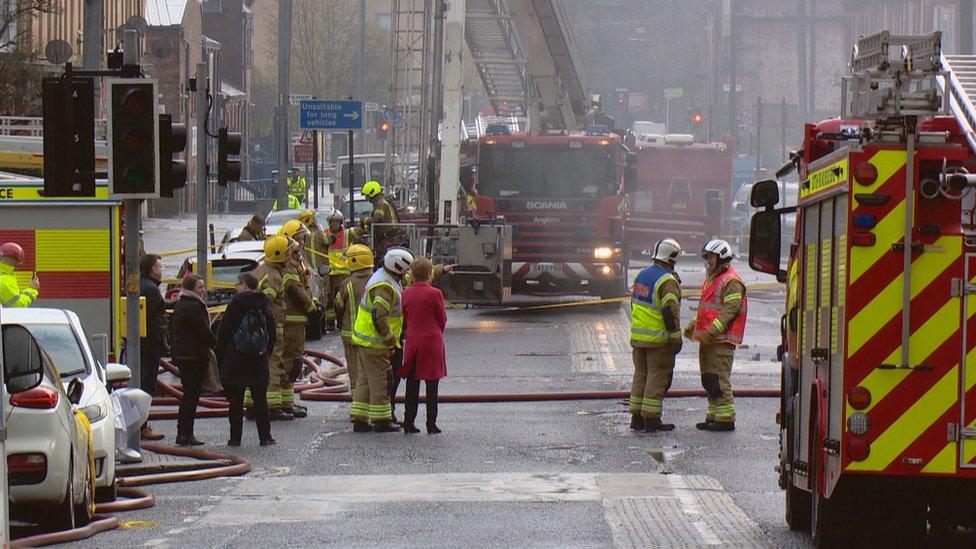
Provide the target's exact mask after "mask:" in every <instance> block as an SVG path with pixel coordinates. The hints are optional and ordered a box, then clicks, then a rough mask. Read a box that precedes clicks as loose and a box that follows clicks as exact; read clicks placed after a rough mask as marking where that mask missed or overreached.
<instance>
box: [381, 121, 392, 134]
mask: <svg viewBox="0 0 976 549" xmlns="http://www.w3.org/2000/svg"><path fill="white" fill-rule="evenodd" d="M379 130H380V131H381V132H383V133H387V132H389V131H390V122H389V121H388V120H384V121H382V122H380V126H379Z"/></svg>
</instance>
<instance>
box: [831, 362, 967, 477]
mask: <svg viewBox="0 0 976 549" xmlns="http://www.w3.org/2000/svg"><path fill="white" fill-rule="evenodd" d="M958 390H959V365H958V364H956V365H955V366H953V367H952V369H951V370H949V372H947V373H946V375H944V376H942V379H940V380H939V381H938V382H936V383H935V385H933V386H932V388H931V389H929V390H928V391H927V392H926V393H925V394H924V395H922V398H920V399H918V401H917V402H916V403H915V404H914V405H912V407H911V408H909V409H908V410H906V411H905V413H904V414H902V415H901V417H899V418H898V419H897V420H896V421H895V422H894V423H892V424H891V425H890V426H889V427H888V429H887V430H885V432H884V433H882V434H881V436H880V437H878V438H877V439H876V440H875V441H874V443H873V444H872V445H871V455H869V456H868V458H867V459H866V460H864V461H853V462H851V463H850V464H849V465H848V466H847V469H848V470H850V471H883V470H884V469H886V468H887V467H888V466H889V465H891V462H892V461H894V459H895V458H896V457H898V455H899V454H901V453H902V452H904V451H905V448H908V446H909V445H910V444H911V443H913V442H915V439H917V438H918V437H919V436H920V435H921V434H922V433H923V432H925V430H926V429H928V428H929V426H931V425H932V422H934V421H935V420H936V419H938V418H939V416H941V415H942V414H944V413H945V412H946V410H948V409H949V408H950V407H951V406H954V405H955V404H956V402H957V400H958V398H957V397H958V395H957V391H958Z"/></svg>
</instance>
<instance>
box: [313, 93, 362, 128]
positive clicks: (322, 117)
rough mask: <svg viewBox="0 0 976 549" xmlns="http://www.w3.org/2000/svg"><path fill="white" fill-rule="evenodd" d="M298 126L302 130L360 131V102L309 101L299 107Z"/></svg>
mask: <svg viewBox="0 0 976 549" xmlns="http://www.w3.org/2000/svg"><path fill="white" fill-rule="evenodd" d="M299 114H300V117H299V126H301V128H302V129H303V130H361V129H363V102H362V101H332V100H328V99H311V100H305V101H302V102H301V105H300V106H299Z"/></svg>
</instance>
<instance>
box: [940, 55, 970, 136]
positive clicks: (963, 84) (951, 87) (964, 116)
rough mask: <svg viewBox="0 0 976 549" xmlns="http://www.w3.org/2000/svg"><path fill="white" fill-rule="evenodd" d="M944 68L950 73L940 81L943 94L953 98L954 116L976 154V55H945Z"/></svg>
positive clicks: (950, 105) (951, 103)
mask: <svg viewBox="0 0 976 549" xmlns="http://www.w3.org/2000/svg"><path fill="white" fill-rule="evenodd" d="M942 68H943V69H945V70H946V71H948V73H949V74H948V75H947V76H946V77H945V79H944V80H943V79H939V83H940V85H941V88H942V92H943V93H945V94H946V95H948V96H949V97H950V98H951V101H950V104H949V107H950V108H951V109H952V115H953V116H954V117H955V118H956V120H957V121H958V122H959V127H960V128H962V131H963V133H965V134H966V141H968V142H969V147H970V148H971V149H972V150H973V152H974V153H976V105H974V104H973V101H974V100H976V55H943V56H942Z"/></svg>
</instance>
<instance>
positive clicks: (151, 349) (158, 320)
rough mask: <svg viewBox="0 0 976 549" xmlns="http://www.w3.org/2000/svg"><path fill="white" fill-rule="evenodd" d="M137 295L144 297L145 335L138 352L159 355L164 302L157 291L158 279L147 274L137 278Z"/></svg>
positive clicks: (161, 352)
mask: <svg viewBox="0 0 976 549" xmlns="http://www.w3.org/2000/svg"><path fill="white" fill-rule="evenodd" d="M139 296H140V297H144V298H146V337H144V338H142V342H141V347H140V352H141V353H142V354H143V355H156V356H161V355H162V354H163V353H164V352H165V349H164V348H163V324H164V322H165V316H166V303H165V302H164V301H163V294H162V293H160V291H159V281H158V280H153V279H152V278H149V277H148V276H144V277H142V278H140V279H139Z"/></svg>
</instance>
